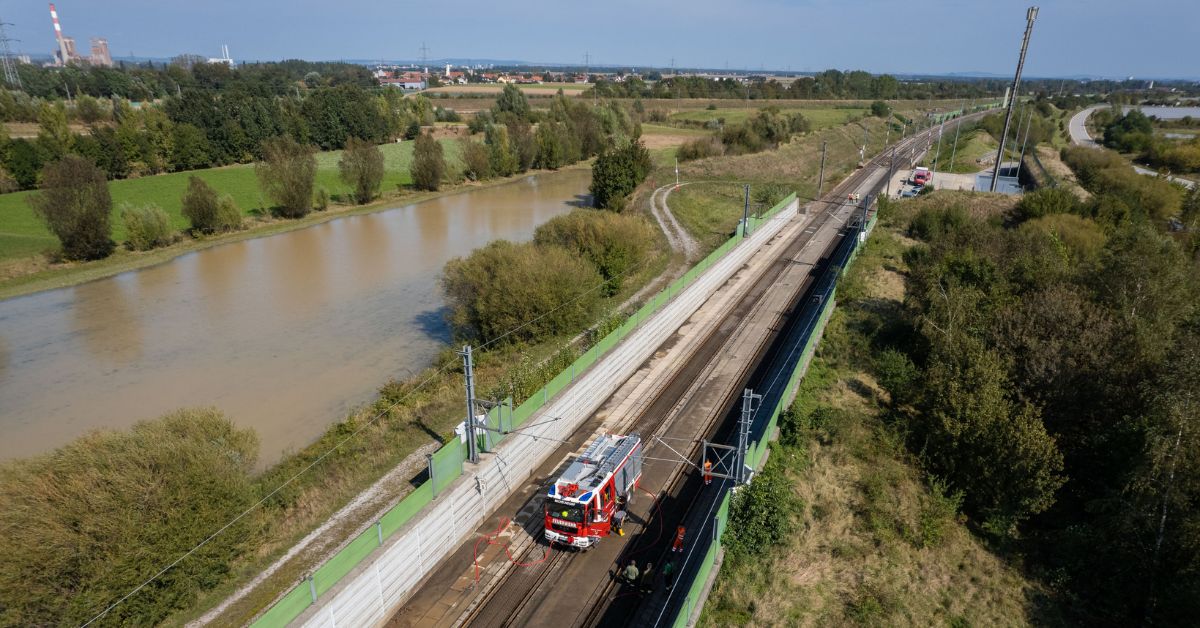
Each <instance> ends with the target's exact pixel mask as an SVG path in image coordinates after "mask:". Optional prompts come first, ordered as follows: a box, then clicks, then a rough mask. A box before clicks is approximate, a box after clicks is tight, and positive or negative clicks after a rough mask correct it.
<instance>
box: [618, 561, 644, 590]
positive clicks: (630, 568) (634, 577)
mask: <svg viewBox="0 0 1200 628" xmlns="http://www.w3.org/2000/svg"><path fill="white" fill-rule="evenodd" d="M639 575H641V574H640V572H639V571H638V568H637V561H633V560H631V561H629V564H628V565H625V569H624V570H623V571H622V572H621V576H622V577H623V578H625V582H628V583H629V584H632V585H634V586H637V583H638V576H639Z"/></svg>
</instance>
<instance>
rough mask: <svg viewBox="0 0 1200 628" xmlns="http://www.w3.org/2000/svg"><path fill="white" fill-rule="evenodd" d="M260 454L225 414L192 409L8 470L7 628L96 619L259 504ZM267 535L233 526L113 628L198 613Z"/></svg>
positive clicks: (0, 488)
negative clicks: (202, 601)
mask: <svg viewBox="0 0 1200 628" xmlns="http://www.w3.org/2000/svg"><path fill="white" fill-rule="evenodd" d="M257 452H258V438H257V436H255V434H254V431H253V430H250V429H238V428H236V427H234V425H233V424H232V423H231V422H230V421H229V420H227V419H225V418H224V417H223V416H221V414H220V413H219V412H217V411H216V410H185V411H181V412H176V413H174V414H170V415H168V416H165V417H163V418H161V419H157V420H154V421H146V422H142V423H138V424H137V425H135V426H134V427H133V428H132V429H131V430H129V431H123V432H114V431H103V432H93V433H91V434H88V435H87V436H83V437H81V438H79V439H77V440H75V441H73V442H71V443H70V444H68V445H65V446H63V447H61V448H59V449H58V450H56V451H54V452H51V453H49V454H44V455H41V456H38V457H35V458H27V459H24V460H16V461H12V462H8V463H6V464H5V465H4V466H2V467H0V530H3V531H4V533H3V534H0V609H3V612H2V615H0V616H2V617H3V620H4V623H5V624H8V625H23V626H51V625H76V626H78V625H81V624H83V623H84V622H86V621H88V620H90V619H92V617H93V616H94V615H95V614H96V613H97V612H98V611H99V610H100V609H103V608H105V607H106V606H107V605H108V604H109V603H110V602H112V601H113V600H116V599H118V598H120V597H121V596H123V595H125V594H126V593H128V592H129V591H131V590H132V589H133V588H134V587H135V586H137V585H139V584H141V582H142V581H143V580H144V579H145V578H146V577H147V576H149V575H150V574H153V573H155V571H156V570H158V569H159V568H160V567H161V566H162V565H163V562H164V561H165V560H169V557H177V556H181V555H183V553H184V552H186V551H187V550H188V549H190V548H191V547H192V546H193V545H195V544H196V543H197V542H199V541H200V540H202V539H204V538H205V537H207V536H208V535H209V534H210V533H212V531H213V530H216V529H218V528H220V527H221V526H223V525H225V524H226V523H227V522H229V521H230V520H231V519H233V517H234V516H236V515H237V514H238V513H240V512H242V511H243V510H245V509H246V508H247V507H248V506H250V505H251V504H253V503H254V502H255V501H256V499H257V493H256V491H255V487H254V483H253V482H252V479H251V478H252V477H253V473H254V467H255V460H256V457H257ZM258 531H259V530H258V526H257V524H256V523H255V519H254V518H253V517H247V518H245V519H242V520H240V521H239V522H237V523H235V524H233V525H232V526H231V527H230V528H229V529H227V530H225V532H224V534H220V535H218V536H216V537H214V538H213V539H212V540H211V541H210V542H209V543H208V544H207V545H205V546H204V549H203V550H202V551H199V552H196V553H194V554H192V555H191V556H189V557H188V559H187V560H186V561H184V562H182V563H180V564H179V565H178V566H176V567H175V568H174V569H173V570H172V571H171V572H170V573H169V575H168V577H166V578H162V579H159V580H157V581H156V582H155V584H154V586H150V587H146V588H144V589H142V590H140V591H139V592H138V593H136V594H135V595H134V596H133V597H131V598H130V599H129V600H127V601H126V603H124V604H120V605H118V606H116V607H115V608H114V609H113V610H112V611H111V612H110V613H109V614H108V615H107V616H106V617H105V620H104V621H105V623H106V624H109V625H153V624H158V623H160V622H162V621H164V620H165V619H166V617H167V616H168V615H170V614H171V613H172V612H173V611H176V610H178V609H181V608H186V607H187V606H189V605H190V604H193V603H194V602H195V600H196V597H197V595H198V594H199V593H200V592H202V591H205V590H210V589H212V587H213V586H215V585H216V584H218V583H220V582H222V581H224V579H225V578H226V576H227V575H228V573H229V569H230V564H231V563H232V562H233V561H235V560H236V559H238V558H239V557H241V556H243V555H244V553H245V552H246V551H247V548H249V547H252V546H253V545H252V544H253V543H254V539H255V536H256V535H257V534H258ZM68 592H69V593H68Z"/></svg>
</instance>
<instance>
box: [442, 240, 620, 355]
mask: <svg viewBox="0 0 1200 628" xmlns="http://www.w3.org/2000/svg"><path fill="white" fill-rule="evenodd" d="M599 283H600V275H599V274H598V273H597V272H596V269H594V268H592V266H591V264H589V263H587V262H586V261H584V260H582V259H580V258H579V257H578V256H576V255H573V254H572V253H571V252H570V251H567V250H566V249H563V248H561V247H557V246H542V245H537V244H533V243H527V244H513V243H512V242H507V241H504V240H498V241H496V242H492V243H491V244H489V245H487V246H485V247H483V248H481V249H476V250H475V251H474V252H473V253H471V255H470V256H469V257H466V258H461V257H460V258H455V259H453V260H450V262H449V263H447V264H446V268H445V271H444V273H443V276H442V288H443V290H444V291H445V293H446V301H447V304H448V305H449V307H450V315H449V317H448V319H449V321H450V325H451V327H452V328H453V330H454V334H455V337H456V338H459V339H463V340H476V341H489V340H492V339H494V338H498V337H500V336H501V335H502V334H504V333H506V332H509V331H511V330H517V331H515V332H514V333H512V334H510V335H508V336H506V337H505V342H518V341H536V340H540V339H543V338H546V337H549V336H553V335H557V334H563V333H574V332H577V331H579V330H580V329H582V328H583V327H584V326H585V325H586V324H587V322H588V321H589V320H590V317H591V313H592V311H593V310H594V309H595V307H596V304H597V303H598V302H599V299H600V292H599V291H598V290H595V287H596V285H598V284H599Z"/></svg>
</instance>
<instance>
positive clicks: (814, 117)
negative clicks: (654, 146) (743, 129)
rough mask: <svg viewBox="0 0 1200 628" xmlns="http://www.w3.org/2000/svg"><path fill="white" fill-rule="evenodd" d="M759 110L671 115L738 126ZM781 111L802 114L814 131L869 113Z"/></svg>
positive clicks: (680, 119) (722, 109) (682, 119)
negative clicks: (720, 121) (721, 120)
mask: <svg viewBox="0 0 1200 628" xmlns="http://www.w3.org/2000/svg"><path fill="white" fill-rule="evenodd" d="M753 102H756V103H758V105H759V107H758V108H761V107H767V106H770V105H771V104H772V103H771V102H770V101H763V100H758V101H753ZM758 108H753V109H749V108H736V109H733V108H726V107H718V108H717V109H693V110H687V111H677V112H675V113H673V114H671V117H670V119H671V120H673V121H678V122H708V121H710V120H717V119H720V118H724V119H725V123H726V124H737V123H739V122H745V121H746V120H747V119H749V118H750V117H751V116H753V115H755V114H756V113H757V112H758ZM780 111H781V112H782V113H785V114H789V113H801V114H804V117H805V118H808V120H809V121H810V122H812V125H813V129H814V130H816V129H825V128H829V127H832V126H838V125H841V124H845V123H846V122H847V121H848V120H850V119H851V118H854V117H857V116H861V115H863V114H865V113H867V110H866V109H856V108H799V107H786V108H784V107H781V108H780Z"/></svg>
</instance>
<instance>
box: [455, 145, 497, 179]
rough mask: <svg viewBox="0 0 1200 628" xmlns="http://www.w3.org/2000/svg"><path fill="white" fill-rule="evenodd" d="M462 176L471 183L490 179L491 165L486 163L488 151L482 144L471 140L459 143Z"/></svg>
mask: <svg viewBox="0 0 1200 628" xmlns="http://www.w3.org/2000/svg"><path fill="white" fill-rule="evenodd" d="M461 144H462V159H463V175H464V176H466V177H467V178H468V179H471V180H472V181H484V180H486V179H490V178H492V165H491V163H490V162H489V161H488V149H487V146H484V145H483V144H482V143H480V142H477V141H475V140H472V139H465V140H462V141H461Z"/></svg>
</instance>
